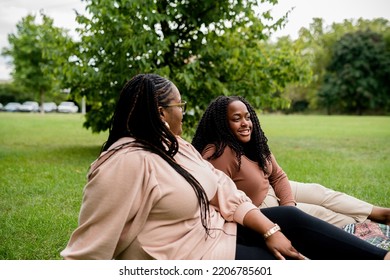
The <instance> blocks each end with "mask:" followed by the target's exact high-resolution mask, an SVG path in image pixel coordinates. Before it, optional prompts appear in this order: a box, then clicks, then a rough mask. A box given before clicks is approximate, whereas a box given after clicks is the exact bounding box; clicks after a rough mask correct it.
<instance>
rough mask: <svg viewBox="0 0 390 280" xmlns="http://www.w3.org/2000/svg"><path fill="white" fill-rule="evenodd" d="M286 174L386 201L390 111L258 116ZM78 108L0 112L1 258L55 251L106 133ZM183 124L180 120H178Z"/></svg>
mask: <svg viewBox="0 0 390 280" xmlns="http://www.w3.org/2000/svg"><path fill="white" fill-rule="evenodd" d="M260 121H261V123H262V127H263V130H264V131H265V133H266V134H267V137H268V139H269V145H270V146H271V149H272V151H273V153H274V154H275V156H276V158H277V160H278V162H279V164H280V165H281V166H282V167H283V168H284V170H285V171H286V172H287V174H288V175H289V178H290V179H292V180H297V181H302V182H318V183H321V184H323V185H325V186H327V187H330V188H333V189H336V190H341V191H345V192H347V193H348V194H351V195H354V196H356V197H358V198H361V199H364V200H367V201H369V202H371V203H374V204H377V205H381V206H386V207H390V187H389V186H390V183H389V174H390V157H389V155H390V147H389V145H388V143H389V140H390V117H349V116H342V117H340V116H333V117H328V116H284V115H264V116H260ZM82 123H83V116H82V115H80V114H75V115H66V114H46V115H40V114H28V113H25V114H19V113H0V170H1V176H0V193H1V199H0V238H1V239H0V240H1V242H0V259H3V260H4V259H14V260H15V259H27V260H34V259H39V260H43V259H60V255H59V253H60V251H61V250H62V249H63V248H64V247H65V245H66V243H67V241H68V239H69V236H70V234H71V232H72V231H73V230H74V229H75V227H76V226H77V218H78V212H79V209H80V202H81V197H82V189H83V187H84V184H85V182H86V172H87V170H88V167H89V164H90V163H91V162H92V161H93V160H95V158H96V156H97V155H98V153H99V151H100V147H101V145H102V143H103V142H104V141H105V139H106V136H107V133H102V134H92V133H91V132H90V131H88V130H86V129H85V128H83V127H82ZM184 129H185V128H184Z"/></svg>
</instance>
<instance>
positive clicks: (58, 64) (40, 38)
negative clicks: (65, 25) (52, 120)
mask: <svg viewBox="0 0 390 280" xmlns="http://www.w3.org/2000/svg"><path fill="white" fill-rule="evenodd" d="M41 18H42V23H41V24H37V23H36V22H35V21H36V16H34V15H28V16H26V17H24V18H23V19H22V20H21V21H20V22H18V24H17V32H16V34H10V35H9V36H8V41H9V44H10V47H9V48H4V49H3V50H2V55H4V56H10V57H11V58H12V64H13V71H12V77H13V83H14V84H15V85H17V86H18V88H20V89H23V90H24V91H26V92H30V93H33V94H34V99H36V100H40V101H41V102H44V95H45V94H53V93H54V92H59V88H60V83H59V81H60V80H61V79H60V78H59V74H60V73H61V68H62V67H63V65H64V64H66V63H67V56H66V55H65V54H66V50H67V49H68V48H69V45H71V44H72V41H71V40H70V38H69V37H68V36H67V33H66V31H65V30H63V29H61V28H57V27H54V26H53V20H52V19H51V18H49V17H48V16H46V15H44V14H43V13H41ZM55 90H56V91H55Z"/></svg>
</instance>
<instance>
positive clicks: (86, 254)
mask: <svg viewBox="0 0 390 280" xmlns="http://www.w3.org/2000/svg"><path fill="white" fill-rule="evenodd" d="M183 104H185V102H183V101H182V99H181V95H180V92H179V90H178V89H177V87H176V86H175V85H174V84H173V83H172V82H171V81H169V80H168V79H165V78H163V77H160V76H158V75H155V74H140V75H137V76H135V77H133V78H132V79H131V80H130V81H129V82H128V83H127V84H126V85H125V86H124V88H123V89H122V92H121V94H120V97H119V100H118V102H117V105H116V109H115V112H114V115H113V118H112V123H111V128H110V132H109V136H108V139H107V141H106V142H105V143H104V145H103V151H104V152H103V153H102V154H101V155H100V157H99V158H98V159H97V160H96V161H95V162H94V163H92V165H91V168H90V170H89V173H88V182H87V184H86V186H85V188H84V194H83V201H82V205H81V210H80V215H79V225H78V227H77V229H76V230H75V231H74V232H73V234H72V235H71V238H70V240H69V243H68V245H67V247H66V248H65V249H64V250H63V251H62V252H61V255H62V256H63V257H64V258H65V259H160V260H173V259H192V260H200V259H232V260H233V259H285V258H288V259H304V255H305V256H307V257H308V258H311V259H390V254H388V253H387V251H385V250H383V249H380V248H377V247H375V246H372V245H370V244H368V243H367V242H364V241H362V240H360V239H358V238H356V237H354V236H353V235H350V234H348V233H346V232H344V231H342V230H341V229H338V228H336V227H334V226H332V225H330V224H328V223H325V222H323V221H321V220H318V219H316V218H314V217H311V216H309V215H307V214H305V213H303V212H302V211H300V210H298V209H296V208H295V207H273V208H268V209H264V211H263V210H261V211H260V210H259V209H258V208H257V207H256V206H255V205H253V204H252V203H251V201H250V199H249V198H248V197H247V196H246V195H245V193H244V192H242V191H239V190H237V188H236V186H235V184H234V182H233V181H232V180H231V179H230V178H229V177H228V176H226V175H225V174H224V173H223V172H222V171H218V170H216V169H215V168H213V166H212V165H211V164H210V163H209V162H207V161H206V160H204V159H203V158H202V157H201V155H200V154H199V153H198V152H197V151H196V150H195V148H194V147H193V146H192V145H191V144H190V143H188V142H186V141H185V140H183V139H182V138H181V137H180V134H181V133H182V119H183V109H185V108H184V107H183V106H185V105H183ZM324 233H326V234H324Z"/></svg>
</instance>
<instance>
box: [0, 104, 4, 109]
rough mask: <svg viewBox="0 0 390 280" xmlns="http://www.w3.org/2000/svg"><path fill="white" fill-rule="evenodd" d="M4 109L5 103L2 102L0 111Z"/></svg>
mask: <svg viewBox="0 0 390 280" xmlns="http://www.w3.org/2000/svg"><path fill="white" fill-rule="evenodd" d="M3 110H4V106H3V104H1V103H0V111H3Z"/></svg>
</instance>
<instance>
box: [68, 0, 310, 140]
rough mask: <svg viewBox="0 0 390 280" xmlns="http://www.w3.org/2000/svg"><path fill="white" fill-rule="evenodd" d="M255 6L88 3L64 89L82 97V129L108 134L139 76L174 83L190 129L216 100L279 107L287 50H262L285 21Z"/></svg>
mask: <svg viewBox="0 0 390 280" xmlns="http://www.w3.org/2000/svg"><path fill="white" fill-rule="evenodd" d="M265 2H268V3H267V4H271V5H273V4H276V3H277V1H275V0H267V1H265V0H264V1H257V0H245V1H229V0H224V1H195V0H193V1H191V0H188V1H177V0H170V1H168V0H161V1H155V0H142V1H141V0H133V1H129V0H118V1H111V0H94V1H91V0H87V1H86V11H87V13H86V14H85V15H82V14H78V16H77V21H78V23H79V24H80V25H81V28H79V33H80V42H78V46H77V49H78V51H77V52H76V53H74V56H73V59H72V60H71V62H70V63H69V64H68V65H67V67H68V69H66V71H65V73H66V79H65V80H66V87H68V88H70V89H71V94H72V95H73V96H74V97H75V98H81V97H86V102H87V105H88V108H89V110H88V112H87V114H86V120H85V123H84V126H85V127H86V128H90V129H92V131H93V132H101V131H105V130H107V129H108V127H109V120H110V118H111V115H112V112H113V111H114V104H115V102H116V100H117V98H118V94H119V92H120V90H121V88H122V87H123V85H124V83H125V82H126V81H127V80H128V79H129V78H131V77H132V76H134V75H135V74H138V73H150V72H153V73H157V74H160V75H163V76H165V77H167V78H169V79H171V80H172V81H173V82H174V83H175V84H176V85H177V86H178V87H179V89H180V91H181V94H182V96H183V99H186V100H187V102H188V103H189V107H190V108H192V110H190V114H187V116H186V118H185V121H186V122H190V123H195V122H196V121H197V119H198V117H199V114H200V113H201V112H202V110H203V109H204V108H205V107H206V106H207V105H208V103H209V102H210V101H211V99H212V98H214V97H216V96H218V95H221V94H223V95H233V94H240V95H244V96H246V97H248V98H249V99H250V100H251V101H253V102H255V104H256V105H257V106H264V107H267V106H268V107H273V106H279V105H283V101H282V100H281V98H278V97H275V96H274V94H275V92H276V91H277V90H281V88H283V87H284V84H285V83H286V82H287V80H286V79H289V80H297V79H299V77H300V76H301V75H304V74H302V72H300V73H298V72H297V71H295V70H294V66H295V61H296V59H295V57H294V56H292V55H291V53H289V52H288V51H287V50H286V49H284V50H280V49H277V48H275V47H271V46H267V45H266V44H262V43H261V42H262V41H264V40H265V39H266V38H267V36H268V34H269V33H270V32H272V30H275V29H276V28H277V27H279V26H280V25H281V24H282V22H283V20H284V17H282V18H281V19H276V20H273V19H272V17H271V15H270V12H269V10H267V9H264V8H261V7H258V5H259V4H264V3H265Z"/></svg>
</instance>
